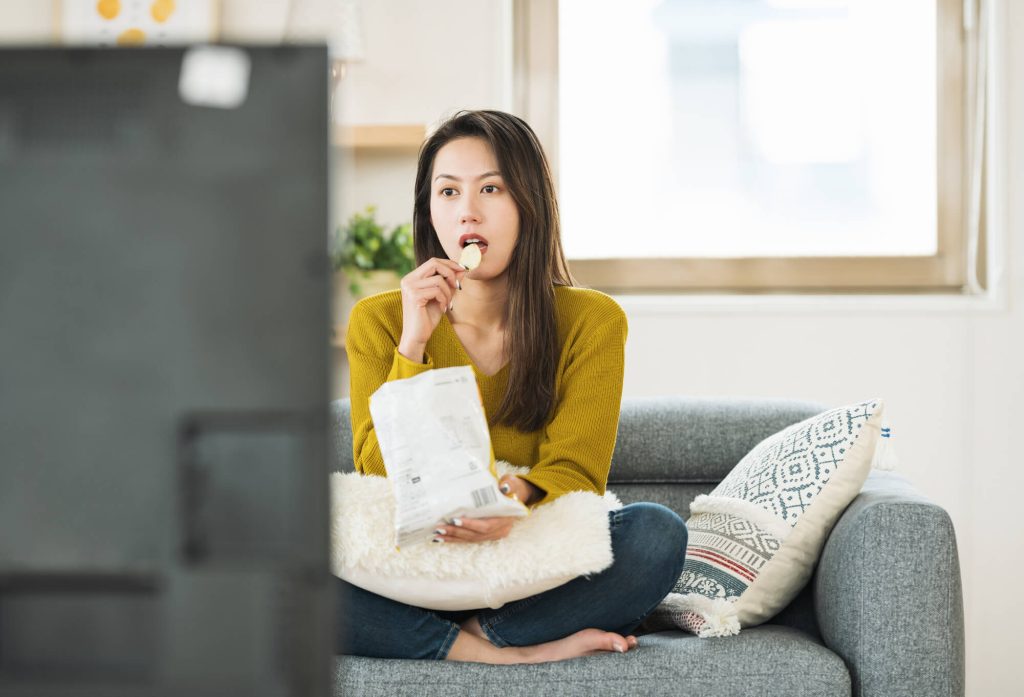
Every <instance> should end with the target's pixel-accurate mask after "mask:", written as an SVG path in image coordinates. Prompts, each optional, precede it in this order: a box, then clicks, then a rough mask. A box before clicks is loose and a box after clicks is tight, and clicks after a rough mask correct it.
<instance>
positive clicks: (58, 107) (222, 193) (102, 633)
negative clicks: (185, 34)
mask: <svg viewBox="0 0 1024 697" xmlns="http://www.w3.org/2000/svg"><path fill="white" fill-rule="evenodd" d="M327 90H328V57H327V51H326V48H325V47H323V46H316V45H304V46H218V45H212V46H182V47H175V48H139V49H99V48H9V49H3V50H0V221H2V222H0V693H2V694H26V695H28V694H31V695H45V694H61V695H64V694H96V695H122V694H132V695H136V694H138V695H149V694H152V695H157V694H159V695H172V694H189V695H203V694H211V695H213V694H216V695H231V694H239V695H240V694H245V695H293V694H295V695H298V694H302V695H307V694H326V693H327V692H328V691H329V689H330V673H331V654H332V653H333V650H332V646H333V641H332V635H333V632H332V628H333V622H334V614H333V608H332V602H333V601H332V598H331V593H330V588H331V587H332V586H331V585H330V584H329V580H330V572H329V564H328V525H327V510H328V502H327V488H326V486H325V484H326V481H327V437H326V429H327V423H328V421H327V413H328V399H329V397H328V387H329V376H328V370H329V369H328V360H329V359H328V357H329V326H330V319H329V307H328V302H329V295H330V294H329V290H328V287H329V268H328V259H327V233H328V190H329V188H328V187H329V181H328V162H329V156H328V155H329V152H328V148H329V143H328V125H329V118H328V100H327Z"/></svg>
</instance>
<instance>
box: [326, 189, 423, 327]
mask: <svg viewBox="0 0 1024 697" xmlns="http://www.w3.org/2000/svg"><path fill="white" fill-rule="evenodd" d="M376 215H377V207H376V206H367V207H366V210H365V211H364V212H363V213H356V214H355V215H353V216H352V217H351V218H350V219H349V221H348V223H347V224H346V225H345V226H344V227H343V228H339V229H338V230H336V231H335V233H334V237H333V239H332V240H331V247H330V253H331V264H332V266H333V267H334V303H335V317H338V318H339V319H340V320H341V321H342V322H345V321H347V319H348V315H349V312H351V310H352V306H353V305H354V304H355V303H356V301H357V300H359V299H360V298H364V297H367V296H369V295H373V294H375V293H381V292H384V291H386V290H392V289H394V288H397V287H398V283H399V281H400V280H401V279H402V276H404V275H406V274H407V273H409V272H410V271H412V270H413V267H414V266H415V261H416V257H415V253H414V252H413V248H412V225H410V224H409V223H406V224H404V225H397V226H395V227H394V228H393V229H392V230H391V232H390V233H389V232H387V231H385V229H384V226H382V225H381V224H380V223H378V222H377V219H376Z"/></svg>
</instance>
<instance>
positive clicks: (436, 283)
mask: <svg viewBox="0 0 1024 697" xmlns="http://www.w3.org/2000/svg"><path fill="white" fill-rule="evenodd" d="M465 274H466V270H465V269H464V268H462V267H461V266H459V264H458V263H456V262H454V261H452V260H451V259H440V258H437V257H434V258H433V259H428V260H427V261H425V262H423V263H422V264H421V265H420V266H418V267H417V268H415V269H413V270H412V271H410V272H409V273H407V274H406V275H405V276H404V277H403V278H402V283H401V288H402V339H401V341H400V342H399V344H398V352H399V353H401V354H402V355H403V356H405V357H406V358H408V359H409V360H411V361H416V362H417V363H420V362H422V361H423V351H424V349H425V348H426V346H427V341H429V340H430V337H431V335H432V334H433V333H434V330H435V329H436V328H437V325H438V323H440V321H441V316H442V315H443V314H444V313H445V312H447V311H448V307H449V306H450V305H451V303H452V298H453V297H454V294H455V289H456V281H459V280H461V279H462V277H463V276H465Z"/></svg>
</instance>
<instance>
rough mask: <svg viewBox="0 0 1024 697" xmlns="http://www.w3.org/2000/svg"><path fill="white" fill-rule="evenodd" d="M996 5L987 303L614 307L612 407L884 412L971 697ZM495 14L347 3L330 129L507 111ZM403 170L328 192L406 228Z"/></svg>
mask: <svg viewBox="0 0 1024 697" xmlns="http://www.w3.org/2000/svg"><path fill="white" fill-rule="evenodd" d="M998 6H999V7H1000V8H1001V11H1002V12H1003V13H1005V14H1004V16H1001V17H999V18H998V21H997V22H996V26H997V27H998V28H999V38H1000V39H1001V41H1000V43H1001V45H1002V47H1003V49H1004V50H1005V55H1004V60H1002V61H1001V62H1000V68H1001V70H1002V74H1001V76H1000V82H999V86H1000V87H1001V88H1002V101H1001V102H1000V103H998V104H996V112H995V117H996V120H997V122H998V123H999V124H1001V125H1002V127H1003V128H1004V129H1005V130H1006V133H1005V137H1006V140H1005V141H1004V142H1002V143H998V144H997V146H996V148H995V151H996V153H997V155H998V156H999V158H1000V159H999V161H998V162H997V166H1001V167H1002V169H1001V170H1000V169H999V167H997V172H996V173H997V174H1000V173H1001V175H1002V177H1003V179H1002V182H1001V184H1002V187H1003V188H1002V189H1000V190H998V191H997V192H996V193H997V194H998V197H997V198H998V201H997V203H998V204H999V207H998V208H996V209H995V210H993V211H992V221H993V224H994V229H993V233H994V235H995V236H996V237H997V238H998V237H1000V236H1003V237H1005V240H1004V242H1005V245H1004V248H1003V249H1002V250H1001V254H1002V255H1003V257H1004V259H1005V261H1006V265H1007V269H1006V277H1005V278H1004V279H1003V280H1004V285H1003V286H1002V287H1001V289H1000V292H999V294H998V295H997V296H996V298H995V299H994V300H992V301H985V302H972V301H967V302H954V301H951V300H948V299H933V298H916V299H915V298H892V299H886V298H866V299H865V298H859V299H858V298H853V299H841V298H777V297H773V298H758V299H754V300H750V299H742V298H740V299H730V298H723V299H708V298H703V299H690V300H683V301H674V300H671V299H635V298H620V301H621V302H622V304H623V305H624V307H626V309H627V311H628V313H629V316H630V337H629V344H628V350H627V366H626V383H625V392H626V394H627V395H657V394H685V395H695V396H739V395H743V396H765V397H796V398H808V399H815V400H819V401H821V402H823V403H826V404H830V405H839V404H844V403H848V402H851V401H854V400H860V399H865V398H868V397H874V396H879V397H883V398H885V399H886V400H887V402H888V410H889V414H890V417H891V419H892V423H893V426H894V430H895V435H896V439H897V440H896V443H897V449H898V451H899V454H900V456H901V459H902V471H903V472H904V473H905V474H907V475H908V476H909V477H911V478H912V479H913V480H914V481H915V482H916V484H917V485H918V486H919V487H920V488H921V489H922V490H923V491H924V492H925V493H926V494H927V495H928V496H930V497H931V498H932V499H933V500H934V501H936V502H937V503H939V504H941V505H942V506H944V507H945V508H946V509H947V510H949V512H950V515H951V516H952V518H953V521H954V524H955V526H956V530H957V535H958V541H959V545H960V563H961V569H962V573H963V577H964V583H965V595H964V600H965V609H966V617H967V672H968V675H967V680H968V695H971V696H972V697H987V696H989V695H1009V694H1016V693H1018V692H1019V685H1018V684H1017V683H1018V682H1019V680H1018V678H1017V670H1016V664H1015V661H1016V660H1017V653H1018V649H1019V647H1020V645H1021V641H1020V639H1019V638H1018V635H1017V632H1018V631H1019V630H1018V627H1019V626H1020V625H1024V607H1022V604H1024V603H1022V600H1021V594H1020V593H1019V592H1018V588H1017V586H1018V583H1017V579H1018V578H1019V577H1020V576H1021V575H1022V574H1024V561H1022V559H1021V557H1020V554H1019V552H1020V551H1021V550H1022V547H1024V545H1022V540H1024V525H1022V523H1021V520H1020V515H1019V514H1018V511H1019V510H1021V509H1022V508H1024V506H1022V505H1021V503H1020V501H1019V499H1020V497H1021V493H1022V492H1024V458H1022V457H1021V455H1020V453H1021V451H1022V450H1024V448H1022V447H1021V446H1020V445H1018V443H1019V441H1020V437H1021V434H1024V360H1022V356H1024V259H1022V258H1021V250H1024V133H1022V131H1021V125H1022V124H1024V47H1022V44H1024V3H1020V2H1016V1H1007V0H1004V2H1001V3H998ZM48 7H49V3H38V4H36V3H17V4H15V3H13V2H12V3H3V4H2V5H0V41H3V40H8V41H10V40H11V39H12V38H13V39H19V40H21V39H24V38H26V37H29V38H32V37H47V36H49V31H50V14H49V9H48ZM438 7H443V8H444V11H443V12H442V11H440V10H438ZM505 11H506V2H505V0H491V2H480V1H479V0H459V1H458V2H449V3H445V4H443V5H438V4H435V3H427V2H421V1H419V0H374V1H373V2H366V3H364V17H365V22H366V25H365V27H366V37H365V42H366V46H367V48H366V52H367V58H366V61H365V62H364V63H362V64H359V65H356V66H354V67H353V68H352V70H351V73H350V76H349V77H348V78H346V86H345V90H346V92H345V94H346V102H345V104H344V105H343V107H342V108H343V112H342V113H343V116H344V118H345V119H346V120H347V121H349V122H352V123H374V122H376V123H431V122H433V121H436V120H437V119H438V118H440V117H442V116H443V115H445V114H446V113H448V112H450V111H451V110H453V109H456V108H460V107H495V108H507V107H508V104H509V102H508V85H507V80H506V69H505V65H504V64H503V60H504V58H505V56H506V55H507V45H506V44H505V43H504V37H505V32H504V27H503V26H501V23H502V18H503V17H504V16H505V14H504V13H505ZM382 37H383V38H382ZM412 164H413V163H412V162H411V161H410V159H409V157H408V156H394V157H383V158H379V157H377V158H369V159H368V160H366V161H360V162H356V163H355V165H356V167H355V168H349V171H347V172H345V173H344V176H343V177H341V178H340V179H339V184H340V186H341V188H342V189H344V192H343V194H342V203H341V205H342V209H343V211H345V212H347V211H351V210H354V209H357V208H361V207H363V206H364V205H366V204H367V203H376V204H378V205H379V207H380V209H381V212H382V215H381V218H382V219H384V220H385V221H388V222H402V221H404V220H409V219H411V210H412V207H411V197H412V176H413V169H412ZM995 183H996V184H1000V181H999V180H998V179H997V180H995ZM883 582H884V580H883ZM923 582H925V583H926V582H927V579H924V580H923ZM936 631H942V628H941V627H936Z"/></svg>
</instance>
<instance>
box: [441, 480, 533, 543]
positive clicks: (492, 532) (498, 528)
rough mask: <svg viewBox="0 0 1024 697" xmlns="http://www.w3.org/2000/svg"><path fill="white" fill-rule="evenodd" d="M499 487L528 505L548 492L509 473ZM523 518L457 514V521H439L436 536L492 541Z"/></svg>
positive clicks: (451, 538)
mask: <svg viewBox="0 0 1024 697" xmlns="http://www.w3.org/2000/svg"><path fill="white" fill-rule="evenodd" d="M498 488H500V489H501V492H502V493H503V494H505V496H508V497H509V498H514V499H516V500H517V501H519V502H521V503H524V504H526V505H529V504H531V503H532V502H534V501H536V500H537V499H539V498H541V497H542V496H543V494H544V492H543V491H542V490H541V489H539V488H537V487H535V486H534V485H533V484H530V482H528V481H526V480H525V479H520V478H519V477H517V476H515V475H512V474H506V475H505V476H504V477H502V478H501V479H500V480H499V482H498ZM517 520H519V518H517V517H515V516H502V517H498V518H456V519H455V521H453V522H454V523H455V524H454V525H439V526H437V529H436V530H435V531H434V539H436V540H441V541H443V542H489V541H491V540H500V539H501V538H503V537H507V536H508V534H509V532H511V531H512V525H513V523H515V522H516V521H517Z"/></svg>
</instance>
